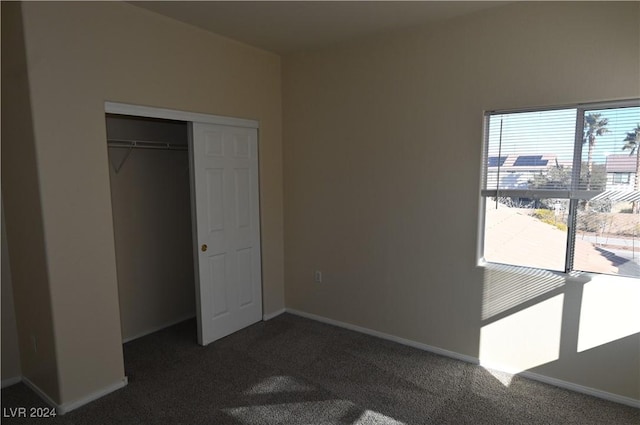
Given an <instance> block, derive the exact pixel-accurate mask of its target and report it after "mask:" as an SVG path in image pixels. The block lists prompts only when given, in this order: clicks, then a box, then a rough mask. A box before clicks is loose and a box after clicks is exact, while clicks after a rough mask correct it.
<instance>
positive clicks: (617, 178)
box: [613, 173, 631, 184]
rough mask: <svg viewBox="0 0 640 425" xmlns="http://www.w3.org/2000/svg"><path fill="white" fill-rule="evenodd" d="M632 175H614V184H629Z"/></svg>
mask: <svg viewBox="0 0 640 425" xmlns="http://www.w3.org/2000/svg"><path fill="white" fill-rule="evenodd" d="M630 181H631V173H613V184H629V182H630Z"/></svg>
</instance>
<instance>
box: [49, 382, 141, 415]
mask: <svg viewBox="0 0 640 425" xmlns="http://www.w3.org/2000/svg"><path fill="white" fill-rule="evenodd" d="M128 383H129V380H128V379H127V377H126V376H125V377H124V378H122V380H121V381H119V382H115V383H113V384H111V385H109V386H107V387H104V388H102V389H100V390H98V391H95V392H93V393H91V394H89V395H87V396H85V397H82V398H81V399H78V400H75V401H72V402H69V403H63V404H60V405H58V406H57V407H56V411H57V412H58V414H60V415H64V414H65V413H69V412H70V411H72V410H75V409H77V408H78V407H81V406H84V405H85V404H88V403H91V402H92V401H94V400H97V399H99V398H100V397H104V396H106V395H107V394H109V393H112V392H114V391H117V390H119V389H121V388H124V387H126V386H127V384H128Z"/></svg>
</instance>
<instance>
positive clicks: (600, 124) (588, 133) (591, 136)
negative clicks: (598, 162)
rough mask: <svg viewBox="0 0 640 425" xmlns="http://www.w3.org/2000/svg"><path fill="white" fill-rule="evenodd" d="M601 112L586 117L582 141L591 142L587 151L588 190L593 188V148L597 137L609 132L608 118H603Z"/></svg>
mask: <svg viewBox="0 0 640 425" xmlns="http://www.w3.org/2000/svg"><path fill="white" fill-rule="evenodd" d="M601 116H602V115H601V114H589V115H587V116H585V117H584V139H583V140H582V143H587V142H589V151H588V153H587V190H591V173H592V171H593V149H594V148H595V146H596V137H598V136H602V135H603V134H605V133H608V132H609V129H608V128H607V124H609V119H608V118H602V119H601Z"/></svg>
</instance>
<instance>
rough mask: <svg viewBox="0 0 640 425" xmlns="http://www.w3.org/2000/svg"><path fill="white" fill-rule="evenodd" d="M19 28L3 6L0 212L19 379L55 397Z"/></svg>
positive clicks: (14, 9)
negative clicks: (0, 208)
mask: <svg viewBox="0 0 640 425" xmlns="http://www.w3.org/2000/svg"><path fill="white" fill-rule="evenodd" d="M22 30H23V28H22V21H21V19H20V5H19V4H18V3H9V2H3V3H2V196H3V202H4V204H3V208H4V213H5V223H6V232H7V244H8V246H9V252H10V255H9V258H10V263H11V264H10V268H11V282H12V284H13V296H14V302H15V304H14V306H15V312H16V324H17V328H18V342H19V346H20V360H21V362H20V363H21V369H22V375H23V376H24V377H25V378H26V379H28V380H29V381H31V382H33V383H35V384H36V385H37V386H38V387H39V388H41V389H42V390H43V391H45V392H46V393H47V394H48V395H49V396H50V397H52V398H53V399H58V398H59V394H60V392H59V378H58V370H57V363H56V357H57V352H56V349H55V346H54V329H53V322H52V307H51V291H50V289H49V280H48V275H47V256H46V250H45V240H44V234H43V218H42V203H41V200H40V187H39V181H38V177H39V173H38V164H37V154H36V149H35V139H34V135H33V127H32V115H31V105H30V93H29V84H28V81H27V72H26V69H27V63H26V58H25V54H24V39H23V37H22ZM34 342H35V344H34ZM3 354H4V353H3Z"/></svg>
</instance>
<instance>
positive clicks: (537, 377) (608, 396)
mask: <svg viewBox="0 0 640 425" xmlns="http://www.w3.org/2000/svg"><path fill="white" fill-rule="evenodd" d="M518 376H522V377H524V378H528V379H531V380H533V381H539V382H543V383H545V384H550V385H555V386H556V387H560V388H564V389H567V390H571V391H575V392H577V393H582V394H587V395H590V396H593V397H598V398H602V399H604V400H609V401H614V402H616V403H620V404H626V405H627V406H631V407H635V408H640V400H636V399H634V398H631V397H625V396H622V395H618V394H613V393H609V392H607V391H602V390H598V389H596V388H591V387H585V386H584V385H578V384H574V383H573V382H568V381H563V380H561V379H556V378H551V377H549V376H545V375H541V374H539V373H535V372H527V371H524V372H520V373H518Z"/></svg>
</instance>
